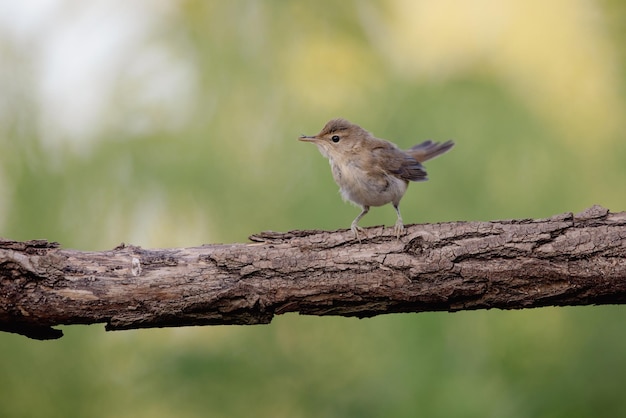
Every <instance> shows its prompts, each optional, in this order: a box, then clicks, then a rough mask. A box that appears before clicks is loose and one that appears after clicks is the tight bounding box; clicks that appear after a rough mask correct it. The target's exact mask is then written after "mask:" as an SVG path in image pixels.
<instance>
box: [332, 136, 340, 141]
mask: <svg viewBox="0 0 626 418" xmlns="http://www.w3.org/2000/svg"><path fill="white" fill-rule="evenodd" d="M330 139H331V140H332V141H333V142H339V135H333V137H332V138H330Z"/></svg>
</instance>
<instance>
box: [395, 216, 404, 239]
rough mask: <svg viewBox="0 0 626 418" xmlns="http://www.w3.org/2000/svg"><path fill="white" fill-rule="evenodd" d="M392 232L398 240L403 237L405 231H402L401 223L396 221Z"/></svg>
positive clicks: (402, 225)
mask: <svg viewBox="0 0 626 418" xmlns="http://www.w3.org/2000/svg"><path fill="white" fill-rule="evenodd" d="M393 232H395V234H396V238H397V239H400V237H401V236H402V235H404V233H405V232H406V230H405V229H404V224H403V223H402V221H400V220H398V221H397V222H396V224H395V226H394V227H393Z"/></svg>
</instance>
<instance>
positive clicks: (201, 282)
mask: <svg viewBox="0 0 626 418" xmlns="http://www.w3.org/2000/svg"><path fill="white" fill-rule="evenodd" d="M406 232H407V233H406V234H405V235H404V236H403V237H401V239H399V240H397V239H396V238H395V236H394V233H393V231H392V229H390V228H383V227H372V228H368V229H367V230H366V236H365V237H363V238H362V242H361V243H359V242H358V241H355V240H354V239H353V235H352V232H351V231H350V230H341V231H291V232H287V233H275V232H263V233H260V234H256V235H253V236H251V237H250V240H251V241H252V242H251V243H247V244H219V245H218V244H216V245H205V246H201V247H192V248H174V249H153V250H146V249H142V248H140V247H136V246H132V245H128V246H127V245H124V244H122V245H120V246H118V247H117V248H115V249H113V250H110V251H99V252H83V251H75V250H67V249H62V248H60V246H59V244H57V243H51V242H48V241H44V240H38V241H27V242H16V241H9V240H1V239H0V330H3V331H8V332H14V333H19V334H23V335H26V336H28V337H31V338H36V339H54V338H59V337H61V336H62V332H61V331H60V330H57V329H54V328H52V327H53V326H55V325H61V324H66V325H67V324H93V323H106V329H107V330H122V329H135V328H150V327H168V326H186V325H221V324H242V325H250V324H267V323H269V322H270V321H271V320H272V318H273V317H274V315H279V314H282V313H285V312H299V313H300V314H306V315H342V316H356V317H361V318H362V317H371V316H375V315H379V314H384V313H393V312H423V311H458V310H463V309H467V310H469V309H490V308H499V309H522V308H531V307H540V306H565V305H591V304H621V303H624V302H625V301H626V212H621V213H609V211H608V210H606V209H604V208H602V207H599V206H594V207H592V208H589V209H587V210H585V211H584V212H582V213H580V214H577V215H573V214H571V213H567V214H562V215H557V216H553V217H551V218H547V219H537V220H531V219H524V220H508V221H495V222H447V223H439V224H423V225H411V226H409V227H407V231H406Z"/></svg>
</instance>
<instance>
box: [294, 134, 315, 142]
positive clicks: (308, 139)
mask: <svg viewBox="0 0 626 418" xmlns="http://www.w3.org/2000/svg"><path fill="white" fill-rule="evenodd" d="M298 139H299V140H300V141H304V142H315V141H317V138H316V137H314V136H307V135H300V137H299V138H298Z"/></svg>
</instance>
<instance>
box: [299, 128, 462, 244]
mask: <svg viewBox="0 0 626 418" xmlns="http://www.w3.org/2000/svg"><path fill="white" fill-rule="evenodd" d="M299 139H300V141H307V142H312V143H314V144H315V145H317V148H319V150H320V152H321V153H322V155H323V156H324V157H326V158H328V160H329V162H330V167H331V169H332V173H333V178H334V179H335V182H336V183H337V184H338V185H339V188H340V190H341V195H342V196H343V198H344V200H349V201H351V202H353V203H355V204H357V205H358V206H360V207H361V213H360V214H359V216H357V217H356V218H355V219H354V221H352V225H351V226H350V228H351V229H352V232H354V236H355V237H356V238H357V239H359V240H360V238H359V231H363V229H362V228H361V227H360V226H358V222H359V220H360V219H361V218H362V217H363V216H365V214H366V213H367V212H369V210H370V206H383V205H386V204H387V203H392V204H393V207H394V208H395V210H396V213H397V214H398V220H397V221H396V224H395V227H394V230H395V233H396V236H397V237H398V238H399V237H400V235H401V234H402V233H404V223H403V222H402V216H401V215H400V209H399V204H400V199H402V196H404V193H405V192H406V189H407V187H408V185H409V181H425V180H428V178H427V177H426V171H425V170H424V166H422V164H421V163H422V162H424V161H427V160H430V159H431V158H435V157H437V156H438V155H441V154H443V153H445V152H446V151H448V150H450V148H452V147H453V146H454V142H452V141H446V142H444V143H443V144H440V143H437V142H432V141H425V142H422V143H421V144H419V145H415V146H414V147H412V148H410V149H408V150H406V151H403V150H401V149H399V148H398V147H397V146H396V145H395V144H393V143H391V142H389V141H386V140H384V139H379V138H375V137H374V136H373V135H372V134H371V133H369V132H368V131H366V130H365V129H363V128H361V127H360V126H358V125H355V124H353V123H350V122H348V121H347V120H345V119H333V120H331V121H330V122H328V123H327V124H326V126H324V128H323V129H322V130H321V132H320V133H318V134H317V135H315V136H306V135H302V136H300V138H299Z"/></svg>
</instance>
